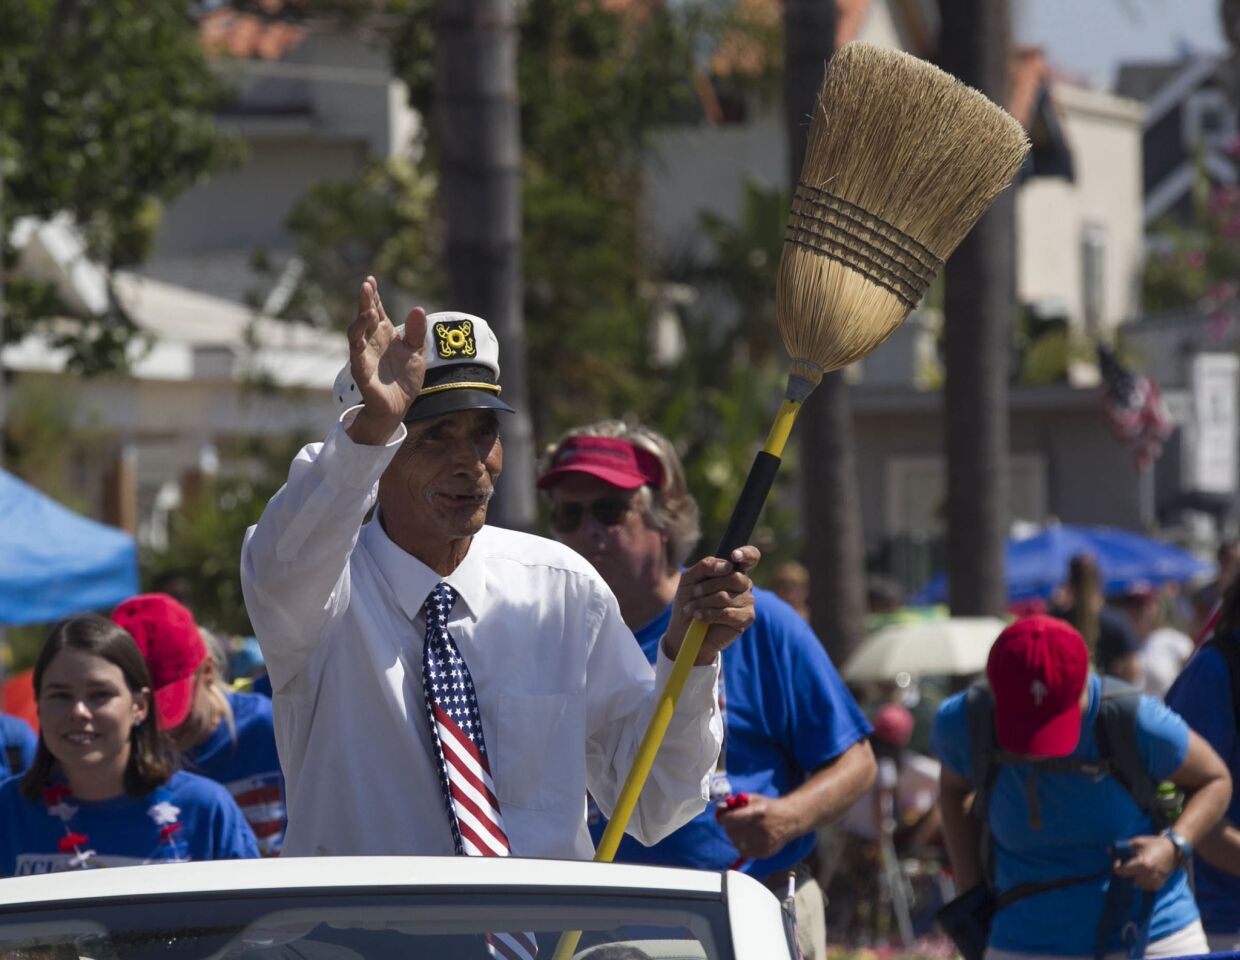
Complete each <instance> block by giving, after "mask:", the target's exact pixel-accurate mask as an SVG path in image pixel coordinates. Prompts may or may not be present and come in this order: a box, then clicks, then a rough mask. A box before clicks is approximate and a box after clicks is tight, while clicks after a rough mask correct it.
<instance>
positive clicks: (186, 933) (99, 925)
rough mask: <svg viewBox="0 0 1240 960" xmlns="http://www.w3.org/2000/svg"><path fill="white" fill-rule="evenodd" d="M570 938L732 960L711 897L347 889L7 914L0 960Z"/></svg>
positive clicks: (388, 958) (454, 946) (281, 954)
mask: <svg viewBox="0 0 1240 960" xmlns="http://www.w3.org/2000/svg"><path fill="white" fill-rule="evenodd" d="M568 930H580V931H582V936H581V940H580V943H579V944H578V946H577V948H576V950H575V951H574V953H573V957H574V958H575V960H647V958H649V960H654V958H658V960H732V956H733V955H732V949H731V946H730V936H729V928H728V917H727V911H726V908H725V906H724V905H723V904H722V903H721V902H720V901H719V900H717V899H707V898H706V897H694V896H691V895H684V894H671V895H669V894H666V893H660V894H644V895H637V894H634V895H621V894H615V893H608V894H598V895H593V894H589V893H580V892H573V893H567V892H566V893H556V894H555V895H554V897H552V896H550V895H542V896H540V895H534V894H510V893H503V892H475V891H469V892H468V893H459V892H458V893H450V894H449V893H419V894H391V893H379V894H376V893H374V892H372V891H341V892H339V893H319V892H316V893H314V894H310V895H308V894H300V893H299V894H295V895H292V894H285V893H281V894H273V895H267V894H261V893H260V894H254V893H247V894H245V895H244V896H242V895H230V896H226V897H221V896H202V897H196V898H193V899H187V898H185V897H182V896H177V897H171V896H170V897H166V898H160V899H147V900H143V901H140V902H138V901H133V900H124V901H113V902H111V903H92V904H83V905H80V906H72V907H67V906H64V905H63V904H62V905H57V906H54V907H46V908H44V907H33V908H29V909H24V910H22V911H20V912H7V911H6V912H4V913H0V960H470V958H473V957H477V958H479V960H487V958H489V957H506V956H516V957H520V956H523V955H526V956H529V955H533V952H532V951H530V950H529V949H528V945H529V941H530V940H532V941H533V944H534V947H535V949H536V952H537V955H538V956H541V957H543V958H545V960H547V958H550V957H551V956H552V955H553V954H554V953H555V949H556V944H557V942H558V940H559V937H560V934H561V933H563V932H564V931H568ZM527 938H528V940H527ZM523 945H524V946H525V947H526V948H527V949H526V951H525V953H524V954H523V953H522V952H521V949H522V946H523ZM505 950H507V952H505Z"/></svg>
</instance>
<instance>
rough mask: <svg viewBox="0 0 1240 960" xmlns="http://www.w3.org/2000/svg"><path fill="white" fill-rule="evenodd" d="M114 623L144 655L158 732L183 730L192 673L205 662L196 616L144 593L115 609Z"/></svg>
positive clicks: (165, 599)
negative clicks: (153, 697) (156, 715)
mask: <svg viewBox="0 0 1240 960" xmlns="http://www.w3.org/2000/svg"><path fill="white" fill-rule="evenodd" d="M112 622H113V623H115V624H117V625H118V626H120V627H123V628H124V629H125V630H126V631H128V633H129V635H130V636H131V637H133V638H134V641H135V642H136V643H137V644H138V649H139V650H141V651H142V658H143V659H144V660H146V666H147V669H148V670H150V671H151V684H152V685H153V686H154V688H155V711H156V713H157V714H158V715H159V726H160V728H161V729H164V730H171V729H173V728H174V727H179V726H180V725H181V724H183V723H184V722H185V718H186V717H188V716H189V708H190V706H191V705H192V704H193V702H194V674H195V673H196V672H197V670H198V668H199V667H200V666H202V662H203V661H204V660H206V659H207V645H206V644H205V643H203V640H202V634H201V633H199V632H198V625H197V624H196V623H194V617H193V614H191V613H190V612H189V611H188V610H187V609H186V608H185V607H184V606H183V605H181V604H180V603H178V602H177V601H176V600H174V599H172V597H170V596H168V595H167V594H166V593H143V594H139V595H138V596H136V597H131V598H130V599H128V600H126V601H125V602H124V603H122V604H121V605H120V606H118V607H117V608H116V609H115V610H113V611H112Z"/></svg>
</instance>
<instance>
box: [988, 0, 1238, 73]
mask: <svg viewBox="0 0 1240 960" xmlns="http://www.w3.org/2000/svg"><path fill="white" fill-rule="evenodd" d="M1218 8H1219V0H1012V10H1013V25H1014V32H1015V34H1016V39H1017V40H1018V41H1019V42H1021V43H1029V44H1036V45H1038V46H1041V47H1043V48H1044V49H1045V50H1046V52H1047V55H1048V56H1049V58H1050V61H1051V63H1052V64H1053V65H1055V66H1059V67H1063V68H1065V69H1067V70H1070V71H1071V72H1072V73H1074V74H1077V75H1079V76H1081V77H1083V78H1085V79H1087V80H1090V81H1092V82H1093V83H1095V84H1096V85H1098V86H1101V87H1103V88H1107V89H1109V88H1110V86H1111V84H1112V83H1113V82H1114V79H1115V74H1116V71H1117V69H1118V67H1119V64H1120V63H1122V62H1124V61H1128V60H1167V59H1175V58H1178V57H1179V56H1180V55H1181V54H1182V53H1183V52H1184V51H1185V50H1193V51H1198V52H1202V53H1218V52H1222V51H1224V50H1226V47H1227V42H1226V39H1225V38H1224V36H1223V31H1222V27H1221V26H1220V24H1219V14H1218Z"/></svg>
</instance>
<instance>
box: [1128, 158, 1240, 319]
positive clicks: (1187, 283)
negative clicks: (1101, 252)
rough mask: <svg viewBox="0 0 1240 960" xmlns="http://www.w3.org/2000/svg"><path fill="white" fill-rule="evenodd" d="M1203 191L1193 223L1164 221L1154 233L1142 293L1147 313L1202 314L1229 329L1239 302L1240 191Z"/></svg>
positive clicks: (1230, 188) (1206, 185) (1225, 188)
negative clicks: (1184, 312)
mask: <svg viewBox="0 0 1240 960" xmlns="http://www.w3.org/2000/svg"><path fill="white" fill-rule="evenodd" d="M1201 186H1202V187H1205V188H1206V190H1205V191H1204V192H1205V196H1203V197H1202V198H1201V199H1200V200H1199V201H1198V203H1197V208H1198V209H1197V216H1196V217H1195V218H1194V221H1193V222H1192V223H1189V224H1183V223H1179V222H1176V221H1174V220H1171V219H1166V220H1164V221H1162V222H1161V223H1159V224H1158V225H1157V227H1156V228H1155V230H1154V233H1153V237H1152V238H1151V242H1150V253H1149V256H1148V257H1147V258H1146V263H1145V272H1144V274H1143V276H1142V293H1143V296H1144V299H1145V306H1146V309H1147V310H1149V311H1152V312H1158V311H1163V310H1183V309H1194V310H1200V311H1201V312H1203V313H1205V314H1206V315H1207V316H1208V317H1210V318H1211V319H1212V320H1213V321H1214V322H1215V323H1216V324H1217V325H1218V326H1220V327H1225V326H1226V325H1228V324H1230V323H1231V321H1232V320H1234V319H1235V316H1236V314H1237V306H1238V304H1237V298H1238V297H1240V280H1238V278H1240V189H1237V188H1235V187H1216V188H1214V189H1212V190H1211V189H1208V184H1206V183H1205V181H1204V180H1203V181H1202V183H1201Z"/></svg>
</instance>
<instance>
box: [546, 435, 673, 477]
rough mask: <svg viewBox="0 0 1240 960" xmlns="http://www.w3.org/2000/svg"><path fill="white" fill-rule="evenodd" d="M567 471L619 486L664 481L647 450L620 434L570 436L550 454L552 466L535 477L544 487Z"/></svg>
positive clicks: (661, 467) (655, 459)
mask: <svg viewBox="0 0 1240 960" xmlns="http://www.w3.org/2000/svg"><path fill="white" fill-rule="evenodd" d="M566 473H585V474H589V475H590V476H592V477H598V479H600V480H602V481H603V482H604V483H610V484H611V485H612V486H613V487H619V488H620V489H621V490H636V489H637V488H638V487H641V486H645V485H646V484H650V485H652V486H655V487H661V486H662V485H663V465H662V464H661V463H659V458H658V457H656V456H655V455H654V454H653V453H651V452H650V451H649V450H646V449H645V448H643V447H639V446H637V445H636V444H632V443H629V441H627V440H621V439H620V438H619V437H569V438H568V439H567V440H565V441H564V442H563V443H561V444H560V446H559V449H557V450H556V452H555V456H554V457H552V458H551V469H550V470H548V471H547V472H546V473H544V474H543V475H542V476H541V477H539V479H538V489H539V490H546V489H547V487H549V486H551V485H552V484H554V483H555V482H556V481H557V480H559V479H560V478H561V477H562V476H564V474H566Z"/></svg>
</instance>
